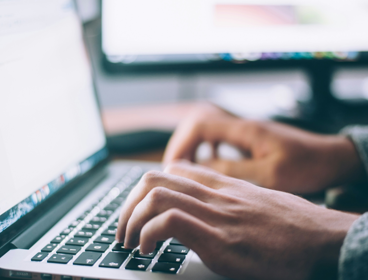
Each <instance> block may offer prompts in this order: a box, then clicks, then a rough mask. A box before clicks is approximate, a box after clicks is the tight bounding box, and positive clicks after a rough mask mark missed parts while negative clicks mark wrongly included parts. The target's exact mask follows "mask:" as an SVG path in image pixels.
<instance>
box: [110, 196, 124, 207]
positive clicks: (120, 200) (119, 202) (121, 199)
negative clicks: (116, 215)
mask: <svg viewBox="0 0 368 280" xmlns="http://www.w3.org/2000/svg"><path fill="white" fill-rule="evenodd" d="M124 200H125V197H119V196H118V197H117V198H115V199H114V200H113V201H111V203H116V204H119V205H121V203H123V202H124Z"/></svg>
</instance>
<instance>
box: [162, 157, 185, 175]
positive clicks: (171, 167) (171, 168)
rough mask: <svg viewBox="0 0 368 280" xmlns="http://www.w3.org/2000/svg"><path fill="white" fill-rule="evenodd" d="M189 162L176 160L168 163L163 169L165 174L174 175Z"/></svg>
mask: <svg viewBox="0 0 368 280" xmlns="http://www.w3.org/2000/svg"><path fill="white" fill-rule="evenodd" d="M188 164H189V162H188V161H187V160H183V159H178V160H174V161H173V162H171V163H169V164H168V165H167V166H166V168H165V173H169V174H176V173H178V172H180V171H182V170H183V169H184V167H185V166H188Z"/></svg>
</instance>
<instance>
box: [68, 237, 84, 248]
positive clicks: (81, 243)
mask: <svg viewBox="0 0 368 280" xmlns="http://www.w3.org/2000/svg"><path fill="white" fill-rule="evenodd" d="M87 242H88V238H81V237H75V238H70V239H69V241H68V242H66V245H76V246H84V245H86V244H87Z"/></svg>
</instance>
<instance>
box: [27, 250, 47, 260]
mask: <svg viewBox="0 0 368 280" xmlns="http://www.w3.org/2000/svg"><path fill="white" fill-rule="evenodd" d="M48 255H49V254H48V253H45V252H42V253H38V254H36V255H35V256H34V257H33V258H32V259H31V261H33V262H40V261H43V259H44V258H46V257H47V256H48Z"/></svg>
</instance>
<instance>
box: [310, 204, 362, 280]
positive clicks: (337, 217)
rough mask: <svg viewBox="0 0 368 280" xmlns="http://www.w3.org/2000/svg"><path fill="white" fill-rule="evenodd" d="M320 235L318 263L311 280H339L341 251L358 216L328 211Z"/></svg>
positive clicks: (315, 264) (315, 265)
mask: <svg viewBox="0 0 368 280" xmlns="http://www.w3.org/2000/svg"><path fill="white" fill-rule="evenodd" d="M324 218H325V219H324V225H323V230H322V231H321V234H320V239H319V242H320V244H319V245H317V247H318V248H319V249H318V250H317V254H316V256H317V257H316V259H315V260H316V261H315V263H314V266H313V268H312V271H311V275H310V277H309V279H313V280H316V279H323V280H328V279H337V271H338V262H339V257H340V250H341V247H342V245H343V242H344V239H345V237H346V235H347V233H348V231H349V229H350V227H351V226H352V224H353V223H354V221H355V220H357V219H358V218H359V216H358V215H355V214H348V213H343V212H339V211H335V210H327V212H325V217H324Z"/></svg>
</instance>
